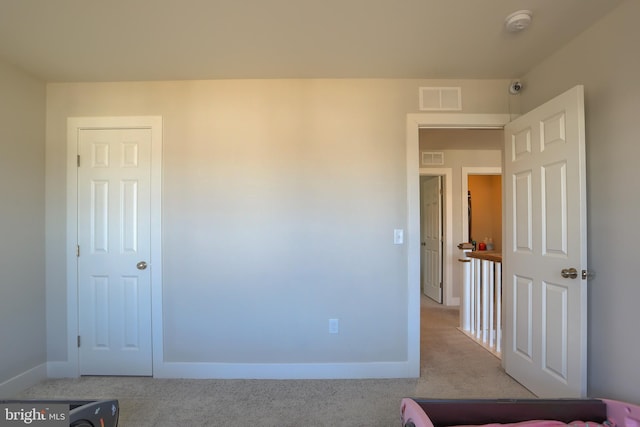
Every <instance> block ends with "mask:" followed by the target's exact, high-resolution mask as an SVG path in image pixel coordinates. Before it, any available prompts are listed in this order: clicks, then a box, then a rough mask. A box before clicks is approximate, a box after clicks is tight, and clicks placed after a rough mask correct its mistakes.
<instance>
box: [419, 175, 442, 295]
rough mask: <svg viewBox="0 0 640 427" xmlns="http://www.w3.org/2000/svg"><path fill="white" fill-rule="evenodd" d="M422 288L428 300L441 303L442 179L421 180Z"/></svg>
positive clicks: (435, 177) (426, 178)
mask: <svg viewBox="0 0 640 427" xmlns="http://www.w3.org/2000/svg"><path fill="white" fill-rule="evenodd" d="M421 187H422V188H421V194H422V243H421V245H422V287H423V290H424V294H425V295H426V296H428V297H429V298H431V299H433V300H435V301H437V302H439V303H442V177H440V176H433V177H424V178H422V179H421Z"/></svg>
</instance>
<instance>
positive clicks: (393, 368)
mask: <svg viewBox="0 0 640 427" xmlns="http://www.w3.org/2000/svg"><path fill="white" fill-rule="evenodd" d="M413 376H414V375H412V371H411V370H410V369H409V363H408V362H363V363H184V362H164V363H161V364H160V365H158V366H154V377H155V378H194V379H208V378H216V379H278V380H288V379H301V378H304V379H362V378H410V377H413Z"/></svg>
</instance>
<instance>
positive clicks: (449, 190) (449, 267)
mask: <svg viewBox="0 0 640 427" xmlns="http://www.w3.org/2000/svg"><path fill="white" fill-rule="evenodd" d="M419 172H420V176H444V198H445V200H444V242H445V247H444V266H443V272H442V273H443V274H442V288H443V298H444V301H443V303H444V305H448V306H454V305H460V298H459V297H454V296H453V282H452V278H453V169H452V168H431V167H426V168H420V171H419Z"/></svg>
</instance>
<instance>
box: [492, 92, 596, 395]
mask: <svg viewBox="0 0 640 427" xmlns="http://www.w3.org/2000/svg"><path fill="white" fill-rule="evenodd" d="M583 100H584V95H583V88H582V87H581V86H578V87H575V88H573V89H571V90H570V91H567V92H566V93H564V94H562V95H560V96H558V97H557V98H554V99H553V100H551V101H549V102H548V103H545V104H544V105H542V106H540V107H538V108H536V109H534V110H533V111H531V112H529V113H527V114H525V115H523V116H521V117H519V118H518V119H516V120H515V121H513V122H511V123H509V124H508V125H507V126H506V127H505V175H506V177H507V179H506V180H505V185H506V189H505V194H506V203H505V204H506V208H505V212H506V227H505V230H506V233H505V237H506V242H507V244H506V245H505V250H504V261H505V262H504V265H503V268H504V269H505V274H504V278H505V279H504V285H505V286H504V294H505V298H504V301H505V316H506V317H505V329H506V331H505V332H506V333H505V351H504V364H505V369H506V370H507V372H508V373H509V374H510V375H511V376H513V377H514V378H515V379H517V380H518V381H519V382H521V383H522V384H523V385H525V386H526V387H528V388H529V389H530V390H531V391H533V392H534V393H535V394H537V395H538V396H539V397H582V396H584V395H585V394H586V339H587V336H586V331H587V317H586V316H587V304H586V301H587V299H586V298H587V292H586V280H583V279H581V278H580V275H579V274H578V277H577V278H571V277H564V276H563V275H562V274H561V272H562V270H564V269H568V268H575V269H576V270H577V271H580V270H582V269H584V270H586V269H587V265H586V259H587V253H586V183H585V157H584V106H583V104H584V101H583Z"/></svg>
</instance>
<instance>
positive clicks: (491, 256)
mask: <svg viewBox="0 0 640 427" xmlns="http://www.w3.org/2000/svg"><path fill="white" fill-rule="evenodd" d="M465 255H467V256H468V258H464V259H460V260H459V261H460V262H461V263H462V266H463V287H462V304H461V313H460V329H461V330H462V331H463V332H464V333H465V334H467V335H468V336H469V337H471V338H472V339H473V340H474V341H476V342H478V343H479V344H480V345H482V346H483V347H485V348H486V349H487V350H489V351H490V352H492V353H493V354H494V355H496V356H497V357H501V353H502V346H501V342H502V311H501V308H502V256H500V255H499V254H495V253H491V252H483V251H474V252H466V253H465Z"/></svg>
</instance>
